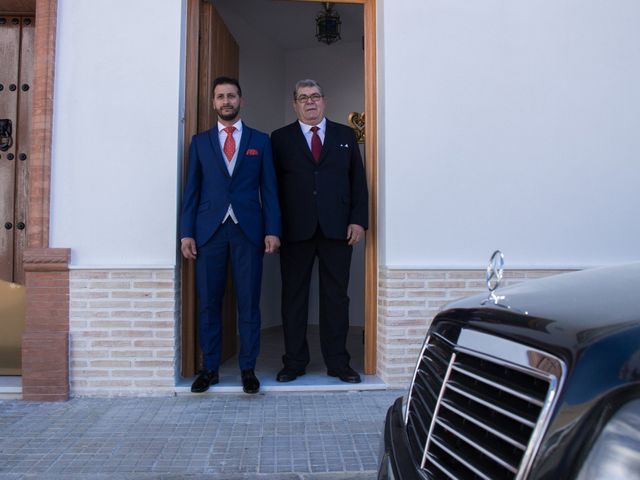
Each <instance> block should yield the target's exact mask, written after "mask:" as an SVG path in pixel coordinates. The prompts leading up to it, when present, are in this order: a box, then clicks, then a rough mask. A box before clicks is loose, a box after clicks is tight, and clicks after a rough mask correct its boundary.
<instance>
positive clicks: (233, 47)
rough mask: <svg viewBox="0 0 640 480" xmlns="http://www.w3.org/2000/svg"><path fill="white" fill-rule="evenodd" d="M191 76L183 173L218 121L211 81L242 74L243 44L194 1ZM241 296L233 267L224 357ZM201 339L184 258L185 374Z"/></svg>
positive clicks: (189, 265)
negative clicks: (194, 139) (201, 136)
mask: <svg viewBox="0 0 640 480" xmlns="http://www.w3.org/2000/svg"><path fill="white" fill-rule="evenodd" d="M187 16H188V39H187V74H186V76H187V78H186V101H185V104H186V106H185V152H184V159H185V160H184V163H183V172H185V173H186V171H187V162H188V145H189V142H190V140H191V136H192V135H193V134H195V133H197V132H202V131H205V130H208V129H209V128H211V127H212V126H213V125H215V123H216V116H215V114H214V112H213V109H212V103H211V97H212V92H211V85H212V83H213V80H214V79H215V78H216V77H218V76H221V75H225V76H229V77H235V78H238V77H239V70H240V52H239V48H238V44H237V43H236V41H235V39H234V38H233V36H232V35H231V32H229V29H228V28H227V26H226V25H225V24H224V22H223V20H222V18H221V17H220V15H219V14H218V12H217V11H216V9H215V8H214V6H213V5H212V4H211V3H209V2H202V1H200V0H189V3H188V4H187ZM236 351H237V338H236V300H235V295H234V293H233V283H232V277H231V268H229V269H228V279H227V289H226V293H225V298H224V306H223V324H222V361H225V360H226V359H228V358H229V357H231V356H233V355H235V353H236ZM201 358H202V355H201V352H200V348H199V346H198V340H197V302H196V294H195V268H194V264H193V262H192V261H183V262H182V376H184V377H190V376H193V375H194V374H195V372H196V371H197V370H198V369H199V368H201V366H202V365H201Z"/></svg>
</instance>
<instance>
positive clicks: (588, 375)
mask: <svg viewBox="0 0 640 480" xmlns="http://www.w3.org/2000/svg"><path fill="white" fill-rule="evenodd" d="M496 293H497V294H498V295H499V297H500V298H499V300H498V304H495V303H494V301H493V300H488V299H487V295H479V296H474V297H469V298H467V299H463V300H460V301H458V302H455V303H454V304H452V305H450V306H449V307H448V308H447V309H446V310H445V311H443V312H441V313H440V314H438V315H437V316H436V318H435V319H434V321H433V324H432V328H433V326H435V325H438V324H440V323H442V322H448V323H451V324H452V326H453V325H456V326H464V327H465V328H471V329H474V330H478V331H481V332H485V333H489V334H493V335H496V336H499V337H503V338H506V339H510V340H514V341H517V342H520V343H522V344H525V345H528V346H531V347H534V348H537V349H539V350H543V351H545V352H548V353H551V354H553V355H555V356H557V357H558V358H560V359H561V360H563V361H564V362H565V364H566V369H567V370H566V378H565V382H564V386H563V388H562V390H561V392H560V396H559V399H558V402H557V403H556V407H555V410H554V412H553V414H552V417H551V421H550V423H549V427H548V428H547V431H546V433H545V435H544V438H543V441H542V444H541V445H540V448H539V450H538V454H537V456H536V458H535V461H534V463H533V465H532V469H531V471H530V475H529V478H537V479H542V478H554V479H555V478H571V477H573V476H575V475H576V474H577V473H578V471H579V467H580V465H581V464H582V461H583V459H584V457H585V456H586V454H587V453H588V451H589V449H590V447H591V445H592V444H593V442H594V440H595V438H597V435H598V434H599V432H600V431H601V429H602V428H603V427H604V425H605V424H606V421H607V420H608V419H609V418H610V416H611V415H613V413H615V411H616V410H617V409H618V408H619V406H620V405H622V404H624V403H626V402H627V401H629V400H630V399H633V398H640V263H637V264H632V265H626V266H619V267H607V268H599V269H591V270H583V271H579V272H573V273H568V274H561V275H556V276H552V277H547V278H542V279H537V280H530V281H527V282H524V283H522V284H519V285H515V286H513V287H509V288H505V289H500V290H498V291H497V292H496ZM484 353H488V354H491V348H490V346H488V348H487V350H485V352H484ZM394 408H395V410H396V413H395V415H396V416H397V415H398V411H397V409H398V406H397V405H396V406H395V407H392V409H390V415H392V410H393V409H394ZM396 421H397V418H396ZM396 428H397V426H396ZM405 437H406V435H405ZM404 468H406V465H405V466H404ZM414 468H415V466H414ZM400 478H405V477H404V476H400ZM409 478H412V477H409Z"/></svg>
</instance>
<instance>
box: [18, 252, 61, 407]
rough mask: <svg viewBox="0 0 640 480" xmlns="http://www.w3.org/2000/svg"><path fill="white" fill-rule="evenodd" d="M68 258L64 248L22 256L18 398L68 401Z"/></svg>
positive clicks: (27, 253) (28, 253)
mask: <svg viewBox="0 0 640 480" xmlns="http://www.w3.org/2000/svg"><path fill="white" fill-rule="evenodd" d="M69 256H70V250H69V249H66V248H29V249H27V250H25V252H24V270H25V280H26V285H27V311H26V321H25V330H24V334H23V336H22V398H23V399H25V400H34V401H64V400H67V399H68V398H69V356H68V346H69V270H68V264H69Z"/></svg>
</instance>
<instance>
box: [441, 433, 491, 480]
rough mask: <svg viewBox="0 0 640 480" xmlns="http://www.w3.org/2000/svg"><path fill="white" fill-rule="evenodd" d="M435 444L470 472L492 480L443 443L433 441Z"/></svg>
mask: <svg viewBox="0 0 640 480" xmlns="http://www.w3.org/2000/svg"><path fill="white" fill-rule="evenodd" d="M433 443H435V444H436V445H437V446H438V448H440V449H441V450H444V451H445V452H447V453H448V454H449V455H451V456H452V457H453V458H455V459H456V460H458V461H459V462H460V463H461V464H463V465H464V466H465V467H467V468H468V469H469V470H471V471H472V472H473V473H475V474H476V475H478V476H479V477H482V478H484V479H485V480H491V478H490V477H487V476H486V475H485V474H484V473H482V472H481V471H480V470H478V469H477V468H476V467H474V466H473V465H471V464H470V463H469V462H467V461H466V460H465V459H464V458H462V457H461V456H460V455H457V454H456V453H455V452H453V451H451V450H450V449H448V448H447V447H446V446H445V445H443V444H442V443H440V442H439V441H437V440H435V439H434V440H433Z"/></svg>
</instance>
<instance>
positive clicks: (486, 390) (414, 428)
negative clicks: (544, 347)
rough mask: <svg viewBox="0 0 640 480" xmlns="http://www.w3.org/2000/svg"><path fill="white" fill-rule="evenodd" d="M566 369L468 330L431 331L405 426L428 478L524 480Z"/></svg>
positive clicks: (543, 356) (552, 359) (545, 356)
mask: <svg viewBox="0 0 640 480" xmlns="http://www.w3.org/2000/svg"><path fill="white" fill-rule="evenodd" d="M564 371H565V366H564V364H563V363H562V362H561V361H560V360H558V359H557V358H556V357H553V356H550V355H548V354H546V353H544V352H541V351H539V350H535V349H532V348H529V347H526V346H524V345H521V344H518V343H515V342H512V341H509V340H505V339H502V338H499V337H495V336H492V335H487V334H484V333H480V332H477V331H473V330H468V329H460V328H457V329H451V328H448V329H446V331H444V330H443V332H442V333H439V332H438V331H437V329H433V330H432V331H430V334H429V336H428V337H427V339H426V341H425V344H424V347H423V351H422V355H421V357H420V360H419V362H418V365H417V367H416V370H415V374H414V379H413V382H412V385H411V389H410V392H409V397H408V401H407V407H406V413H405V422H406V425H407V435H408V440H409V444H410V447H411V453H412V456H413V458H414V460H415V461H416V463H417V464H418V465H419V466H420V470H419V471H420V472H421V473H422V474H423V476H425V477H426V478H430V479H431V478H436V479H437V478H447V479H449V478H451V479H465V480H467V479H476V478H478V479H487V480H488V479H520V478H524V477H525V476H526V473H527V472H528V469H529V467H530V460H531V459H532V457H533V453H534V452H535V450H536V449H537V447H538V445H539V442H540V439H541V437H542V434H543V433H544V429H545V428H546V425H547V422H548V416H549V413H550V411H551V407H552V404H553V402H554V401H555V399H556V398H557V392H558V390H559V387H560V386H561V383H562V380H563V378H564Z"/></svg>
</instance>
